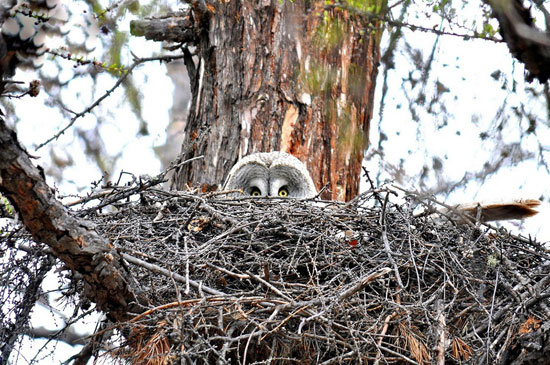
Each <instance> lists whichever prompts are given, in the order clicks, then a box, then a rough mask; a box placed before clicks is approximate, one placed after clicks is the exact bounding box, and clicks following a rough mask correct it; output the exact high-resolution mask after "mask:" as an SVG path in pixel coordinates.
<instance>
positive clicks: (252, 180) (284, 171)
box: [224, 152, 317, 198]
mask: <svg viewBox="0 0 550 365" xmlns="http://www.w3.org/2000/svg"><path fill="white" fill-rule="evenodd" d="M234 189H241V190H242V191H243V192H244V194H245V195H248V196H257V197H260V196H264V197H265V196H279V197H288V198H312V197H314V196H315V195H317V189H316V188H315V184H314V183H313V180H312V179H311V176H310V175H309V172H308V170H307V168H306V166H305V165H304V164H303V163H302V162H301V161H300V160H298V159H297V158H296V157H294V156H292V155H289V154H288V153H285V152H264V153H254V154H252V155H248V156H246V157H243V158H242V159H241V160H239V161H238V162H237V163H236V164H235V166H233V168H232V169H231V171H229V175H228V177H227V180H226V182H225V184H224V190H234Z"/></svg>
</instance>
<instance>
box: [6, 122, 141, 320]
mask: <svg viewBox="0 0 550 365" xmlns="http://www.w3.org/2000/svg"><path fill="white" fill-rule="evenodd" d="M0 192H1V193H2V194H3V195H4V196H5V197H6V198H8V199H9V200H10V202H11V203H12V204H13V206H14V207H15V208H16V210H17V211H18V212H19V214H20V216H21V219H22V221H23V223H24V225H25V227H26V228H27V229H28V231H29V232H30V233H31V234H32V236H33V238H34V239H35V240H36V241H37V242H43V243H45V244H46V245H48V246H49V247H50V248H51V250H52V253H53V254H54V255H55V256H56V257H58V258H59V259H60V260H61V261H63V262H64V263H65V264H66V265H67V266H68V267H69V268H70V269H71V270H73V271H76V272H79V273H80V274H82V276H83V278H84V295H85V296H86V297H87V298H88V299H90V300H91V301H93V302H95V303H96V304H97V307H98V309H100V310H102V311H105V312H106V313H107V315H108V316H109V317H110V318H112V319H114V320H115V321H121V320H124V319H125V318H127V317H126V316H127V315H126V313H127V311H128V310H129V308H128V307H129V304H130V303H132V302H135V300H136V299H135V297H134V294H133V293H132V291H131V289H130V287H129V285H128V282H127V281H126V280H125V277H124V276H125V273H124V272H123V271H122V267H121V264H120V260H121V259H120V256H119V255H118V254H117V253H116V252H115V251H113V250H112V249H111V247H110V245H109V242H107V241H106V240H105V239H104V238H103V237H101V236H99V235H98V234H97V232H96V231H95V230H94V228H93V227H92V225H91V224H90V223H89V222H87V221H85V220H83V219H78V218H75V216H74V215H73V213H71V212H70V211H69V210H68V209H67V208H65V207H64V206H63V205H62V204H61V203H60V202H59V201H58V200H57V199H56V198H55V196H54V191H53V190H52V189H51V188H50V187H49V186H48V185H47V184H46V182H45V179H44V174H43V172H42V170H41V169H40V168H37V167H35V166H34V165H33V164H32V163H31V160H30V157H29V154H28V153H27V152H26V151H25V150H24V149H23V148H22V147H21V146H20V145H19V142H18V141H17V136H16V134H15V132H13V131H12V130H11V129H9V128H8V127H7V125H6V123H5V122H4V120H3V119H0ZM132 309H133V310H135V308H132Z"/></svg>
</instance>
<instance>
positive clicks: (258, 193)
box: [250, 187, 262, 196]
mask: <svg viewBox="0 0 550 365" xmlns="http://www.w3.org/2000/svg"><path fill="white" fill-rule="evenodd" d="M250 196H262V192H261V191H260V189H258V188H256V187H253V188H252V190H251V191H250Z"/></svg>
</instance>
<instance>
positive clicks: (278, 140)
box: [172, 0, 385, 200]
mask: <svg viewBox="0 0 550 365" xmlns="http://www.w3.org/2000/svg"><path fill="white" fill-rule="evenodd" d="M373 3H374V2H373ZM384 6H385V1H380V2H378V11H382V10H381V9H384ZM194 11H195V13H198V12H199V10H198V9H194ZM202 19H206V21H204V23H203V24H205V25H206V26H207V27H208V28H206V29H203V32H202V33H201V35H200V36H199V39H198V41H197V43H196V44H197V50H198V53H197V56H198V57H197V59H198V65H194V66H195V67H193V68H194V69H196V71H194V70H189V72H190V74H191V73H192V72H196V75H195V76H193V75H190V78H191V79H192V80H195V82H194V84H193V85H192V92H193V102H192V106H191V109H190V113H189V119H188V122H187V125H186V129H185V140H184V144H183V151H186V152H184V154H183V156H182V159H189V158H192V157H195V156H200V155H203V156H204V159H202V160H200V161H196V162H193V163H192V164H188V165H186V166H182V167H181V168H180V169H179V171H178V172H177V173H176V174H174V179H173V181H172V188H175V189H180V190H183V189H185V188H186V186H189V185H194V186H198V185H200V184H203V183H207V184H210V185H212V184H219V185H220V184H222V183H223V181H224V179H225V177H226V175H227V173H228V172H229V170H230V168H231V167H232V166H233V165H234V164H235V162H236V161H237V160H238V159H239V158H241V157H242V156H244V155H247V154H250V153H252V152H259V151H274V150H282V151H286V152H289V153H291V154H293V155H295V156H297V157H298V158H300V159H301V160H302V161H304V162H305V163H306V164H307V166H308V168H309V170H310V172H311V175H312V178H313V180H314V182H315V183H316V185H317V188H322V187H323V186H324V185H325V184H326V183H329V189H330V190H331V194H325V195H324V196H323V197H324V198H327V199H338V200H349V199H351V198H353V197H354V196H355V195H356V194H357V193H358V190H359V176H360V172H361V164H362V160H363V152H364V150H365V148H366V146H367V144H368V135H367V133H368V130H369V123H370V119H371V116H372V101H373V96H374V84H375V79H376V74H377V69H378V63H379V58H380V54H379V41H380V36H381V29H382V25H381V24H380V23H379V22H378V21H376V20H373V19H368V18H367V17H366V16H365V13H362V15H358V14H357V13H353V12H352V10H344V9H340V8H335V7H332V8H325V4H324V2H323V1H309V2H306V1H300V2H298V1H296V2H291V1H278V0H273V1H261V2H257V1H229V2H216V3H215V5H213V7H212V8H209V10H208V13H207V14H203V16H202Z"/></svg>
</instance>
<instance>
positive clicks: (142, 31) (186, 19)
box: [130, 9, 197, 43]
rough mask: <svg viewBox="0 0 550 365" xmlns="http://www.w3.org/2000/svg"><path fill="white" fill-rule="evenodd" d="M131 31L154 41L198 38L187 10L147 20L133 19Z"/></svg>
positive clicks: (180, 40)
mask: <svg viewBox="0 0 550 365" xmlns="http://www.w3.org/2000/svg"><path fill="white" fill-rule="evenodd" d="M130 33H131V34H132V35H133V36H137V37H145V39H149V40H153V41H165V42H175V43H187V42H194V41H196V40H197V35H196V33H195V30H194V21H193V18H192V17H191V14H190V11H189V9H187V11H182V12H177V13H173V14H167V15H165V16H163V17H156V18H150V19H146V20H132V21H131V22H130Z"/></svg>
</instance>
